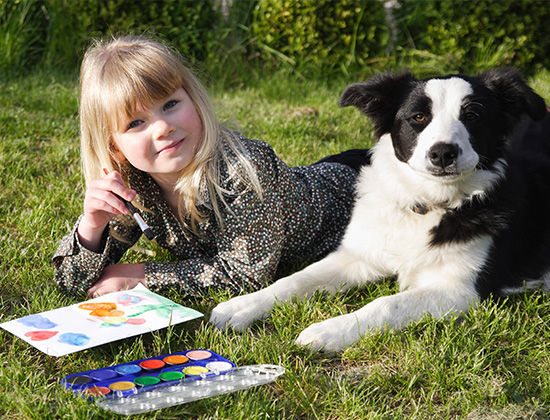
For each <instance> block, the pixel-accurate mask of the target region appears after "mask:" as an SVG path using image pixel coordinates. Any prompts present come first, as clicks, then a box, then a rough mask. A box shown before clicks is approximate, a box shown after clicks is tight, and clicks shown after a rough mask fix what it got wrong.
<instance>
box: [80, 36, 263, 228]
mask: <svg viewBox="0 0 550 420" xmlns="http://www.w3.org/2000/svg"><path fill="white" fill-rule="evenodd" d="M180 88H183V89H185V91H186V92H187V94H188V95H189V97H190V98H191V100H192V101H193V103H194V105H195V108H196V110H197V113H198V115H199V118H200V120H201V122H202V128H203V132H202V139H201V141H200V144H199V146H198V148H197V151H196V154H195V156H194V159H193V160H192V162H191V163H189V164H188V165H187V166H186V167H185V168H184V169H183V170H182V172H181V174H180V177H179V180H178V182H177V183H176V186H175V189H174V192H175V193H176V194H178V197H179V206H178V213H179V214H178V216H179V218H180V220H181V221H182V223H184V224H185V226H186V227H188V228H191V230H193V231H195V232H196V224H197V222H200V221H203V220H204V218H205V217H206V216H205V215H204V214H202V213H201V212H200V211H199V210H198V208H197V206H198V205H200V204H203V205H204V204H206V201H205V197H204V194H203V193H202V191H201V188H203V185H204V183H203V182H204V180H205V181H206V188H207V191H206V192H207V195H208V197H209V198H210V202H211V208H212V210H213V211H214V213H215V215H216V219H217V221H218V223H219V224H220V226H221V227H222V228H223V226H224V223H223V218H222V215H221V212H220V202H221V203H223V204H224V205H225V204H226V203H225V200H224V195H227V194H232V193H234V192H231V191H226V190H224V189H223V188H222V187H221V186H220V185H219V180H220V163H221V162H222V161H225V162H226V164H227V167H228V170H229V176H230V177H231V178H234V179H236V181H237V183H239V182H242V183H244V185H245V188H252V189H253V190H254V191H255V192H256V193H257V194H258V195H259V196H260V198H262V188H261V186H260V183H259V181H258V177H257V173H256V169H255V167H254V166H253V165H252V163H251V161H250V159H249V158H248V156H247V153H246V151H245V150H244V148H243V146H242V144H241V142H240V141H239V139H238V137H237V136H236V135H234V134H233V133H231V132H229V131H228V130H226V129H225V128H223V127H222V126H221V124H220V123H219V122H218V120H217V118H216V116H215V113H214V109H213V106H212V103H211V101H210V98H209V96H208V93H207V91H206V89H205V88H204V86H203V85H202V84H201V83H200V82H199V80H198V79H197V78H196V77H195V76H194V75H193V74H192V73H191V72H190V71H189V70H188V69H187V67H186V66H185V65H184V64H183V58H182V57H181V55H180V54H179V53H178V52H177V51H176V50H174V49H172V48H170V47H168V46H167V45H165V44H163V43H161V42H158V41H155V40H153V39H150V38H147V37H144V36H130V35H128V36H121V37H115V38H112V39H110V40H96V41H94V43H93V45H92V46H91V47H90V48H89V49H88V50H87V52H86V54H85V56H84V59H83V61H82V67H81V70H80V104H79V111H80V130H81V133H80V134H81V154H82V163H83V173H84V178H85V181H86V184H88V183H89V182H90V181H92V180H94V179H97V178H100V177H101V176H102V175H103V172H102V170H103V168H106V169H107V170H109V171H111V170H119V171H120V173H121V175H122V177H123V180H124V182H125V183H126V184H128V179H127V174H126V173H127V171H126V170H125V167H124V166H125V165H129V163H127V161H125V162H124V163H122V164H121V163H119V162H118V160H117V159H115V155H114V154H115V151H116V149H115V148H114V141H113V136H112V135H113V132H114V131H115V130H117V128H118V124H120V122H121V121H124V120H127V119H128V118H131V117H132V115H133V114H135V112H136V109H137V107H138V106H141V107H144V108H147V107H149V106H151V105H152V104H153V103H155V102H157V101H159V100H162V99H164V98H166V97H167V96H169V95H171V94H172V93H173V92H174V91H176V90H177V89H180ZM222 141H223V142H224V143H225V144H226V145H227V146H228V147H229V153H228V151H227V150H226V148H225V147H223V144H222ZM186 216H187V217H188V218H189V220H190V224H188V223H187V222H186Z"/></svg>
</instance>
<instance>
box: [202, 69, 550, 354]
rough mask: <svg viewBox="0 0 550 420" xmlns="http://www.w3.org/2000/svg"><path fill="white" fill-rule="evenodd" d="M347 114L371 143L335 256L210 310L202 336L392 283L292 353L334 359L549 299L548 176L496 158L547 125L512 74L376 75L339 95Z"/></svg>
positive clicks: (524, 160) (538, 161) (513, 158)
mask: <svg viewBox="0 0 550 420" xmlns="http://www.w3.org/2000/svg"><path fill="white" fill-rule="evenodd" d="M350 105H353V106H355V107H357V108H358V109H359V110H360V111H362V112H363V113H364V114H365V115H367V116H368V117H370V118H371V120H372V121H373V123H374V125H375V129H376V132H377V136H378V137H380V140H379V142H378V143H377V144H376V145H375V146H374V148H373V149H372V157H371V161H372V164H371V165H370V166H365V167H364V168H363V169H362V171H361V174H360V177H359V180H358V186H357V200H356V203H355V207H354V210H353V214H352V218H351V221H350V224H349V226H348V228H347V230H346V232H345V235H344V238H343V240H342V243H341V245H340V246H339V248H338V249H337V250H336V251H334V252H333V253H332V254H330V255H328V256H327V257H326V258H324V259H322V260H321V261H319V262H317V263H314V264H312V265H310V266H309V267H307V268H305V269H304V270H302V271H300V272H298V273H295V274H293V275H291V276H289V277H285V278H283V279H281V280H279V281H277V282H276V283H274V284H273V285H271V286H269V287H267V288H265V289H263V290H260V291H258V292H255V293H252V294H249V295H245V296H240V297H236V298H234V299H231V300H229V301H228V302H224V303H221V304H220V305H218V306H217V307H216V308H215V309H214V311H213V312H212V317H211V322H212V323H213V324H215V325H216V326H218V327H219V328H222V329H223V328H226V327H228V326H230V327H233V328H235V329H243V328H246V327H248V326H249V325H250V324H251V323H252V322H253V321H254V320H256V319H260V318H265V317H267V316H268V314H269V312H270V310H271V309H272V308H273V306H274V305H275V303H276V302H277V301H286V300H288V299H291V298H292V297H293V296H298V297H303V296H307V295H311V294H313V293H314V292H315V291H316V290H317V289H321V290H322V289H324V290H326V291H328V292H330V293H334V292H337V291H339V290H346V289H348V288H350V287H353V286H358V285H361V284H364V283H368V282H372V281H376V280H380V279H383V278H385V277H389V276H395V275H397V279H398V282H399V287H400V292H399V293H397V294H394V295H390V296H384V297H380V298H378V299H376V300H374V301H373V302H371V303H369V304H368V305H366V306H364V307H363V308H361V309H359V310H358V311H356V312H353V313H350V314H347V315H342V316H339V317H336V318H331V319H328V320H326V321H323V322H320V323H317V324H313V325H311V326H310V327H308V328H306V329H305V330H304V331H303V332H302V333H301V334H300V336H299V337H298V339H297V343H298V344H301V345H311V346H312V348H313V349H315V350H318V349H324V350H331V351H333V350H334V351H338V350H342V349H344V348H346V347H348V346H350V345H351V344H353V343H354V342H356V341H357V340H358V339H359V338H360V337H361V336H362V335H364V334H365V333H367V332H369V331H372V330H374V329H380V328H385V327H389V328H400V327H403V326H405V325H407V324H408V323H410V322H412V321H415V320H418V319H420V318H421V317H422V316H423V315H424V314H432V315H433V316H435V317H444V316H445V315H446V314H449V313H452V312H457V313H458V312H464V311H468V309H469V308H470V307H471V306H472V305H476V304H477V303H478V302H480V301H482V300H483V299H484V298H487V297H488V296H489V295H490V294H494V295H504V294H506V293H510V292H513V291H514V290H516V291H517V290H525V288H533V287H541V286H545V284H546V285H547V286H548V285H550V163H549V162H548V161H547V160H546V159H544V158H542V157H540V156H537V155H532V156H531V155H528V154H526V153H521V152H520V153H511V152H510V150H509V148H508V146H507V143H508V141H509V139H510V137H511V135H512V132H513V130H514V128H515V126H516V125H517V124H518V123H519V122H520V120H521V119H522V118H524V117H530V118H532V119H533V120H542V119H543V118H548V117H547V108H546V105H545V103H544V101H543V99H542V98H541V97H540V96H539V95H537V94H536V93H534V92H533V91H532V90H531V88H529V87H528V86H527V85H526V83H525V82H524V80H523V79H522V78H521V76H520V75H519V73H518V72H517V71H515V70H512V69H501V70H493V71H486V72H484V73H482V74H480V75H478V76H475V77H468V76H446V77H434V78H429V79H426V80H417V79H416V78H415V77H413V76H412V75H411V74H409V73H404V74H400V75H379V76H377V77H374V78H373V79H371V80H369V81H367V82H364V83H357V84H354V85H351V86H349V87H348V88H347V89H346V91H345V92H344V94H343V95H342V97H341V98H340V106H343V107H345V106H350ZM548 140H549V141H550V139H548Z"/></svg>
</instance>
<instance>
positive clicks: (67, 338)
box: [57, 333, 90, 347]
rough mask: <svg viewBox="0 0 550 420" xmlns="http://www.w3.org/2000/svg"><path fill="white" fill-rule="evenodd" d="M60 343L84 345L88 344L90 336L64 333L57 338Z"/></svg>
mask: <svg viewBox="0 0 550 420" xmlns="http://www.w3.org/2000/svg"><path fill="white" fill-rule="evenodd" d="M57 341H59V342H60V343H63V344H69V345H71V346H78V347H82V346H85V345H86V344H88V342H89V341H90V337H88V336H87V335H85V334H80V333H64V334H61V335H60V336H59V338H58V339H57Z"/></svg>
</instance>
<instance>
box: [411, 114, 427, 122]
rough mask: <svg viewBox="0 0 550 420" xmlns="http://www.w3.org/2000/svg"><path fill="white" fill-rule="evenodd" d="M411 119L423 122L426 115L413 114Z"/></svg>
mask: <svg viewBox="0 0 550 420" xmlns="http://www.w3.org/2000/svg"><path fill="white" fill-rule="evenodd" d="M413 120H415V121H416V122H425V121H426V116H425V115H424V114H416V115H414V116H413Z"/></svg>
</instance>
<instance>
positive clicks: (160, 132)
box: [113, 88, 203, 185]
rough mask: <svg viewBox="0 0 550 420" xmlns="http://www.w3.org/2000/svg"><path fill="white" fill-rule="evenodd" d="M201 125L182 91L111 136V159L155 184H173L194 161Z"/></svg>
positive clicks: (137, 115) (139, 111) (134, 117)
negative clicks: (148, 178)
mask: <svg viewBox="0 0 550 420" xmlns="http://www.w3.org/2000/svg"><path fill="white" fill-rule="evenodd" d="M202 131H203V129H202V123H201V120H200V117H199V115H198V113H197V111H196V109H195V105H194V103H193V101H192V100H191V98H190V97H189V95H188V94H187V92H186V91H185V89H183V88H180V89H178V90H176V91H175V92H174V93H172V94H171V95H169V96H168V97H167V98H165V99H162V100H160V101H158V102H155V103H154V104H153V105H152V106H150V107H148V108H146V109H144V108H142V107H140V106H138V108H137V111H136V113H135V115H132V117H131V118H130V119H129V120H128V121H125V122H124V124H122V125H121V126H120V128H119V129H118V130H117V131H116V132H115V133H113V139H114V142H115V145H116V147H117V149H118V150H117V151H116V152H115V157H116V159H117V160H119V161H120V162H122V161H124V160H126V159H128V161H129V162H130V163H131V164H132V165H133V166H134V167H136V168H137V169H139V170H141V171H144V172H147V173H149V174H150V175H151V176H152V177H153V179H155V181H157V182H158V183H159V184H164V185H166V183H170V184H172V185H173V184H175V182H176V181H177V180H178V178H179V174H180V173H181V170H182V169H183V168H185V167H186V166H187V165H188V164H189V163H190V162H191V161H192V160H193V158H194V156H195V152H196V149H197V147H198V146H199V144H200V141H201V139H202V134H203V133H202Z"/></svg>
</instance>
